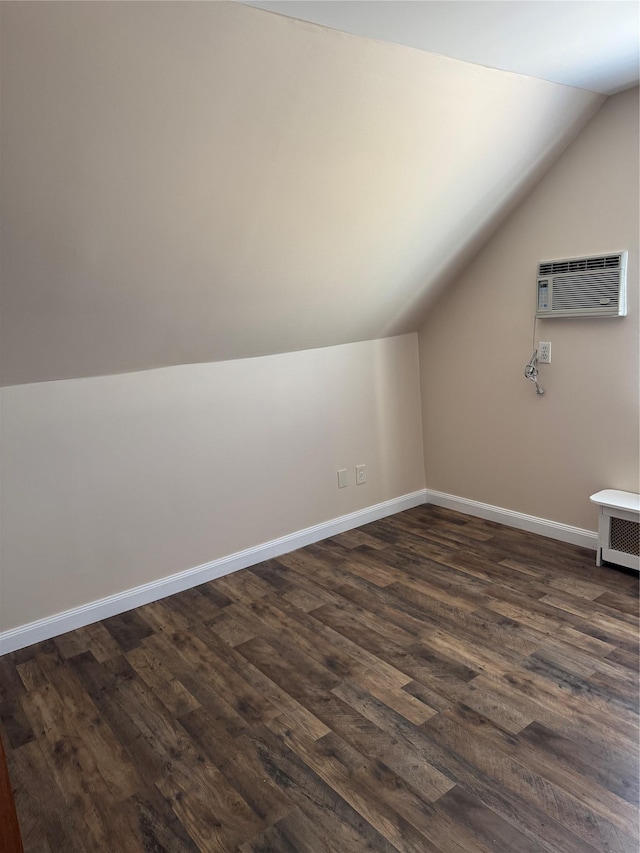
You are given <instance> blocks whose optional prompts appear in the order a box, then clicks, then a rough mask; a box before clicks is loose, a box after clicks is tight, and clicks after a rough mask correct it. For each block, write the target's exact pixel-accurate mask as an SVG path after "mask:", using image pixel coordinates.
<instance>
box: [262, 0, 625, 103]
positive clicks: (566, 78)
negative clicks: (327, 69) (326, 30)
mask: <svg viewBox="0 0 640 853" xmlns="http://www.w3.org/2000/svg"><path fill="white" fill-rule="evenodd" d="M246 2H247V3H248V5H251V6H258V7H260V8H262V9H267V10H269V11H272V12H277V13H279V14H282V15H287V16H289V17H292V18H299V19H300V20H304V21H311V22H313V23H315V24H321V25H322V26H325V27H331V28H332V29H336V30H342V31H344V32H347V33H352V34H353V35H358V36H365V37H367V38H372V39H378V40H380V41H387V42H394V43H395V44H402V45H407V46H408V47H414V48H418V49H420V50H425V51H429V52H430V53H439V54H442V55H444V56H449V57H452V58H454V59H460V60H463V61H465V62H473V63H476V64H478V65H486V66H489V67H491V68H498V69H501V70H503V71H514V72H516V73H517V74H526V75H528V76H530V77H539V78H541V79H543V80H550V81H552V82H554V83H564V84H565V85H569V86H578V87H580V88H582V89H590V90H591V91H594V92H600V93H603V94H606V95H611V94H615V93H616V92H621V91H622V90H624V89H628V88H630V87H631V86H634V85H637V83H638V76H639V75H638V62H639V56H640V48H639V43H640V27H639V18H640V3H638V2H637V1H636V0H586V2H585V0H569V2H566V0H502V1H501V2H500V0H498V2H496V0H474V2H469V0H409V1H408V2H407V0H246Z"/></svg>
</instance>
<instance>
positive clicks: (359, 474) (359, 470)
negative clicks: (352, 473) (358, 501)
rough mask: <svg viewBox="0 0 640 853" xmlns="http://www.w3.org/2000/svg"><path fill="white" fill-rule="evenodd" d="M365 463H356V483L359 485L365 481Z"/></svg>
mask: <svg viewBox="0 0 640 853" xmlns="http://www.w3.org/2000/svg"><path fill="white" fill-rule="evenodd" d="M365 467H366V466H365V465H356V485H357V486H361V485H362V484H363V483H366V482H367V475H366V473H365Z"/></svg>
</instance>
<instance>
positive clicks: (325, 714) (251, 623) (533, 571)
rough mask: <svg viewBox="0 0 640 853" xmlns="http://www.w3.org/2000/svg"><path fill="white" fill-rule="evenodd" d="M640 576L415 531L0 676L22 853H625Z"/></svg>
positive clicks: (262, 576) (182, 603)
mask: <svg viewBox="0 0 640 853" xmlns="http://www.w3.org/2000/svg"><path fill="white" fill-rule="evenodd" d="M638 615H639V614H638V575H637V573H635V574H634V573H632V572H630V571H628V570H624V569H617V568H615V567H613V566H607V565H605V566H600V567H598V566H595V564H594V559H593V552H590V551H587V550H586V549H583V548H578V547H575V546H572V545H568V544H566V543H559V542H554V541H552V540H548V539H542V538H540V537H537V536H535V535H534V534H530V533H526V532H523V531H519V530H515V529H510V528H505V527H503V526H501V525H499V524H497V523H494V522H488V521H483V520H481V519H477V518H471V517H468V516H463V515H460V514H458V513H455V512H453V511H451V510H446V509H444V508H439V507H431V506H422V507H416V508H415V509H413V510H409V511H407V512H404V513H400V514H398V515H396V516H392V517H389V518H386V519H382V520H380V521H376V522H372V523H371V524H367V525H365V526H364V527H363V528H361V529H359V530H354V531H349V532H348V533H344V534H339V535H337V536H334V537H331V538H330V539H328V540H325V541H324V542H318V543H315V544H314V545H310V546H308V547H306V548H303V549H300V550H298V551H295V552H292V553H289V554H284V555H282V556H280V557H278V558H277V559H271V560H267V561H266V562H264V563H262V564H260V565H257V566H254V567H253V568H251V569H247V570H243V571H239V572H235V573H233V574H230V575H227V576H226V577H224V578H220V579H218V580H214V581H211V582H209V583H206V584H202V585H200V586H198V587H196V588H194V589H190V590H187V591H185V592H184V593H179V594H178V595H176V596H172V597H169V598H165V599H163V600H162V601H157V602H154V603H151V604H148V605H145V606H143V607H140V608H137V609H136V610H133V611H130V612H128V613H124V614H121V615H119V616H114V617H111V618H110V619H106V620H104V621H103V622H100V623H96V624H94V625H89V626H86V627H84V628H80V629H78V630H77V631H73V632H70V633H68V634H65V635H62V636H60V637H57V638H55V639H52V640H46V641H43V642H41V643H37V644H35V645H33V646H31V647H29V648H26V649H21V650H19V651H17V652H15V653H12V654H8V655H5V656H4V657H2V658H0V737H2V739H3V742H4V743H5V745H6V749H7V763H8V767H9V773H10V776H11V782H12V787H13V790H14V793H15V801H16V809H17V813H18V819H19V822H20V827H21V831H22V837H23V844H24V849H25V851H26V853H96V851H103V850H109V851H111V850H117V851H120V850H121V851H126V853H143V851H144V853H151V852H152V851H153V853H205V851H206V853H210V852H211V851H220V853H236V851H239V853H267V851H269V853H335V851H340V853H362V851H364V850H371V851H376V853H410V852H411V851H413V853H629V851H631V850H635V849H637V848H638V842H639V841H640V830H639V828H638V804H639V799H640V782H639V773H638V763H639V762H638V759H639V747H638V742H639V739H640V737H639V736H640V718H639V714H638V670H639V662H640V654H639V648H638V628H639V619H638Z"/></svg>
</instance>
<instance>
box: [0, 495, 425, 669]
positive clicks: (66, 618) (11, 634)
mask: <svg viewBox="0 0 640 853" xmlns="http://www.w3.org/2000/svg"><path fill="white" fill-rule="evenodd" d="M425 496H426V492H425V490H424V489H421V490H420V491H418V492H412V493H411V494H408V495H402V496H401V497H399V498H392V499H391V500H388V501H384V502H383V503H379V504H375V505H374V506H370V507H367V508H366V509H361V510H358V511H357V512H351V513H349V514H348V515H342V516H340V517H339V518H333V519H331V520H330V521H325V522H323V523H322V524H315V525H314V526H313V527H307V528H305V529H304V530H298V531H297V532H296V533H291V534H289V535H288V536H281V537H280V538H279V539H273V540H272V541H271V542H265V543H264V544H262V545H258V546H256V547H255V548H247V549H246V550H244V551H238V552H237V553H235V554H231V555H229V556H228V557H221V558H220V559H218V560H212V561H211V562H210V563H205V564H204V565H202V566H196V568H194V569H186V570H185V571H183V572H178V573H177V574H175V575H169V576H168V577H165V578H160V579H159V580H157V581H151V583H146V584H143V585H142V586H136V587H134V588H133V589H127V590H124V591H123V592H119V593H116V594H115V595H109V596H107V597H106V598H101V599H98V600H97V601H90V602H89V603H88V604H83V605H81V606H80V607H73V608H72V609H71V610H65V611H64V612H63V613H56V614H55V615H53V616H48V617H46V618H45V619H38V620H37V621H36V622H29V623H28V624H27V625H20V626H19V627H18V628H12V629H11V630H9V631H3V632H0V655H4V654H7V653H9V652H14V651H16V650H17V649H23V648H25V646H30V645H32V644H33V643H40V642H42V641H43V640H49V639H51V638H52V637H57V636H59V635H60V634H65V633H66V632H67V631H73V630H75V629H76V628H82V627H84V626H85V625H90V624H91V623H92V622H99V621H100V620H101V619H107V618H108V617H109V616H116V615H117V614H118V613H124V612H125V611H126V610H132V609H133V608H134V607H141V606H142V605H143V604H150V603H151V602H152V601H158V600H159V599H161V598H166V596H168V595H174V594H175V593H176V592H182V591H183V590H185V589H190V588H191V587H194V586H198V585H199V584H201V583H206V582H207V581H210V580H214V579H215V578H220V577H222V576H223V575H228V574H231V572H237V571H238V570H239V569H246V568H249V566H255V565H256V564H257V563H262V562H263V561H264V560H269V559H272V558H273V557H278V556H279V555H280V554H286V553H288V552H289V551H295V550H296V548H303V547H304V546H305V545H310V544H311V543H313V542H319V541H320V540H321V539H327V538H328V537H330V536H336V535H337V534H338V533H344V531H345V530H352V529H353V528H354V527H361V526H362V525H363V524H369V523H370V522H372V521H377V520H378V519H380V518H385V517H386V516H388V515H394V514H395V513H397V512H403V511H404V510H407V509H412V508H413V507H415V506H420V505H421V504H424V503H425Z"/></svg>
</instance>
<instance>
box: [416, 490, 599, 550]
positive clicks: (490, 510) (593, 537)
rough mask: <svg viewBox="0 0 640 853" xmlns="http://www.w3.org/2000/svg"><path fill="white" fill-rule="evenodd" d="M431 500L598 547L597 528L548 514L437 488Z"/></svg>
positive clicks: (443, 505) (458, 510) (452, 507)
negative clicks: (563, 521)
mask: <svg viewBox="0 0 640 853" xmlns="http://www.w3.org/2000/svg"><path fill="white" fill-rule="evenodd" d="M427 503H428V504H434V505H435V506H442V507H445V508H446V509H454V510H456V511H457V512H463V513H465V514H466V515H474V516H476V517H477V518H484V519H486V520H487V521H497V522H498V523H499V524H506V525H507V526H508V527H516V528H518V530H526V531H528V532H529V533H537V534H538V535H539V536H547V537H549V538H550V539H558V540H559V541H560V542H569V543H570V544H571V545H581V546H582V547H583V548H590V549H591V550H592V551H595V550H596V548H597V542H598V534H597V533H596V532H595V531H593V530H583V529H582V528H581V527H572V526H571V525H569V524H560V522H558V521H550V520H549V519H547V518H538V517H537V516H535V515H525V514H524V513H522V512H514V511H513V510H511V509H503V507H499V506H492V505H491V504H483V503H480V502H479V501H472V500H469V499H468V498H459V497H456V495H447V494H446V493H445V492H434V491H433V490H432V489H427Z"/></svg>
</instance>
